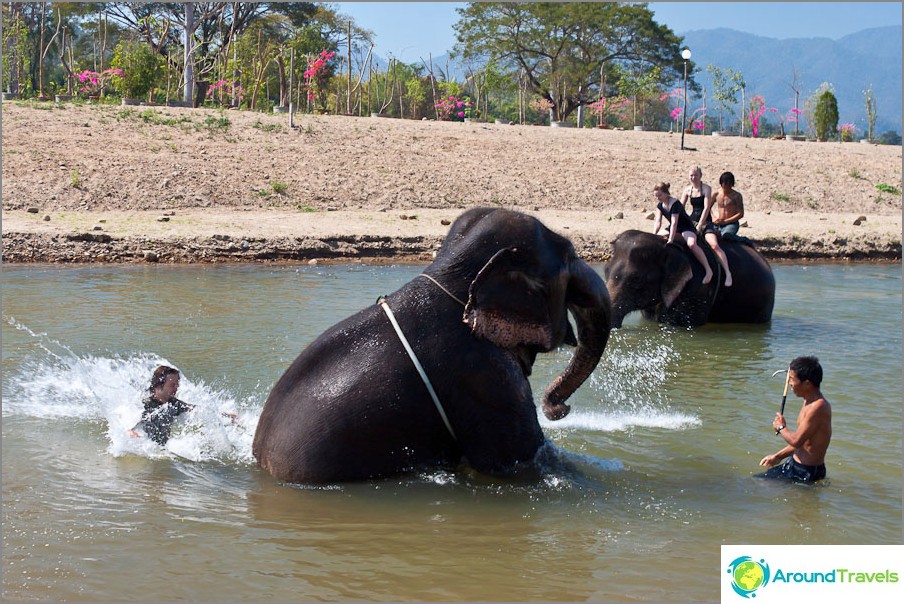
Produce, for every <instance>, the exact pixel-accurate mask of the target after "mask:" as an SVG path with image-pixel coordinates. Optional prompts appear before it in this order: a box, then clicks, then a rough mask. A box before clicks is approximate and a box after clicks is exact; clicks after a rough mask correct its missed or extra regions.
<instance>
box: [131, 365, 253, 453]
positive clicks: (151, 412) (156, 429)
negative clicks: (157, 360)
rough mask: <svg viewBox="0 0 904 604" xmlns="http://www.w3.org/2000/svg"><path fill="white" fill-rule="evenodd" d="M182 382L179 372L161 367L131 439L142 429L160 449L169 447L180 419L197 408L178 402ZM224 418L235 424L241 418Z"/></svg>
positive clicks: (157, 370)
mask: <svg viewBox="0 0 904 604" xmlns="http://www.w3.org/2000/svg"><path fill="white" fill-rule="evenodd" d="M179 379H180V374H179V370H178V369H174V368H173V367H167V366H166V365H160V366H159V367H157V369H155V370H154V373H153V375H152V376H151V385H150V386H149V387H148V391H149V392H150V395H149V396H148V397H147V398H145V399H144V400H143V401H142V403H143V404H144V411H143V412H142V414H141V421H140V422H138V424H136V425H135V426H134V427H133V428H130V429H129V430H128V432H129V436H131V437H132V438H138V437H140V436H141V434H139V433H138V429H139V428H141V429H142V430H144V432H145V434H147V436H148V438H150V439H151V440H153V441H154V442H155V443H157V444H158V445H161V446H163V445H165V444H166V441H168V440H169V437H170V433H171V432H172V429H173V423H174V422H175V421H176V418H177V417H178V416H179V415H182V414H183V413H185V412H186V411H191V410H192V409H194V406H193V405H189V404H188V403H186V402H184V401H181V400H179V399H177V398H176V392H178V390H179ZM224 415H225V416H227V417H229V418H230V419H232V422H233V423H235V420H236V417H237V416H236V414H235V413H234V412H227V413H224Z"/></svg>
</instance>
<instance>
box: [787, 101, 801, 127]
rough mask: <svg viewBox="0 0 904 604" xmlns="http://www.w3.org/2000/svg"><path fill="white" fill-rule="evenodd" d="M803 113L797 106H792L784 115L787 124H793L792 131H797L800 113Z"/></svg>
mask: <svg viewBox="0 0 904 604" xmlns="http://www.w3.org/2000/svg"><path fill="white" fill-rule="evenodd" d="M802 113H803V111H801V110H800V109H798V108H797V107H792V108H791V110H790V111H788V115H786V116H785V120H786V121H787V122H788V123H789V124H794V125H795V127H794V131H795V132H798V124H799V123H800V115H801V114H802Z"/></svg>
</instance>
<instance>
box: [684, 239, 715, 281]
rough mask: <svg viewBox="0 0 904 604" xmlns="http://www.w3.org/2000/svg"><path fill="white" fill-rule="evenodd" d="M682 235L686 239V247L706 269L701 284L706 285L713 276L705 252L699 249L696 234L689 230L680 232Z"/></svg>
mask: <svg viewBox="0 0 904 604" xmlns="http://www.w3.org/2000/svg"><path fill="white" fill-rule="evenodd" d="M682 235H684V240H685V241H687V247H689V248H690V250H691V252H693V254H694V257H696V258H697V261H698V262H700V265H701V266H702V267H703V270H704V271H706V272H705V274H704V275H703V285H706V284H707V283H709V282H710V281H712V278H713V269H711V268H710V267H709V262H708V261H707V260H706V254H704V253H703V250H701V249H700V246H699V245H697V236H696V235H694V234H693V233H690V232H689V231H686V232H684V233H682Z"/></svg>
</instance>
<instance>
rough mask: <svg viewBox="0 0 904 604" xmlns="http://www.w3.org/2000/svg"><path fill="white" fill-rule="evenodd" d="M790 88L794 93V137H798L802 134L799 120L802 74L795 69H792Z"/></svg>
mask: <svg viewBox="0 0 904 604" xmlns="http://www.w3.org/2000/svg"><path fill="white" fill-rule="evenodd" d="M790 86H791V90H793V91H794V111H793V115H794V117H795V119H794V135H795V136H797V135H799V134H800V120H799V119H797V118H798V117H799V116H800V72H799V71H798V70H797V69H796V68H794V67H792V68H791V84H790Z"/></svg>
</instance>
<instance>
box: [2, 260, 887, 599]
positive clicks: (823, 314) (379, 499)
mask: <svg viewBox="0 0 904 604" xmlns="http://www.w3.org/2000/svg"><path fill="white" fill-rule="evenodd" d="M596 268H597V270H599V271H600V272H602V267H596ZM420 270H421V268H420V267H416V266H387V267H364V266H328V267H310V266H306V265H305V266H287V265H281V266H230V267H195V266H175V267H171V266H134V267H132V266H129V267H122V266H116V267H78V268H73V267H59V266H49V267H48V266H5V267H4V268H3V273H2V286H3V289H2V296H3V298H2V302H3V321H2V352H3V380H2V387H3V416H2V417H3V432H2V434H3V441H2V453H3V482H2V496H3V554H2V555H3V597H4V599H23V600H55V601H73V600H82V601H102V600H117V601H135V600H139V601H175V600H183V601H185V600H192V601H198V600H204V601H211V600H215V601H247V600H253V601H264V600H276V601H290V600H319V601H323V600H328V601H335V600H370V601H375V600H379V601H388V600H453V601H454V600H464V601H475V600H539V601H581V600H606V601H644V600H647V601H649V600H653V601H674V600H681V601H688V600H694V601H699V600H711V601H714V600H717V599H718V597H719V586H720V579H721V574H722V572H723V569H721V568H719V564H720V562H719V554H720V550H719V546H720V545H722V544H745V543H750V544H754V543H756V544H892V543H900V542H901V538H902V508H901V501H902V490H901V477H902V449H901V424H902V415H901V412H902V397H901V393H902V370H901V359H902V350H901V334H902V321H901V319H902V306H901V266H900V265H834V264H833V265H812V264H808V265H793V264H780V265H777V266H775V267H774V270H775V276H776V280H777V285H778V293H777V300H776V308H775V314H774V318H773V321H772V323H771V324H770V325H766V326H739V325H721V326H720V325H710V326H705V327H703V328H700V329H697V330H693V331H688V330H684V329H677V328H669V327H664V326H659V325H656V324H652V323H649V322H646V321H643V320H641V319H640V318H639V317H638V316H637V315H634V316H632V317H630V318H629V319H628V321H626V324H625V326H624V328H622V329H620V330H618V331H616V332H614V333H613V336H612V338H611V340H610V344H609V347H608V348H607V350H606V352H605V354H604V356H603V360H602V362H601V364H600V366H599V367H598V368H597V370H596V372H595V373H594V375H593V376H592V377H591V379H590V380H589V381H588V382H587V383H585V384H584V386H582V388H581V389H580V390H579V391H578V392H577V393H576V395H575V396H574V397H573V398H572V400H571V401H570V402H571V403H572V413H571V415H569V416H568V417H567V418H566V419H565V420H563V421H562V422H559V423H551V422H548V421H546V420H545V419H542V420H541V423H542V425H543V426H544V430H545V432H546V434H547V436H548V437H549V439H550V440H551V441H552V443H553V444H554V445H555V447H556V448H557V449H558V452H559V455H560V457H561V458H562V459H563V460H564V462H565V463H564V464H562V466H561V467H559V468H558V469H555V470H549V471H548V472H547V473H546V474H545V475H544V476H543V478H542V479H541V480H539V481H538V482H536V483H530V484H525V483H518V482H512V481H506V480H493V479H490V478H487V477H483V476H479V475H473V474H462V473H458V474H456V473H449V472H441V471H436V472H432V473H424V474H420V475H415V476H406V477H402V478H395V479H390V480H383V481H375V482H365V483H359V484H346V485H334V486H330V487H325V488H305V487H294V486H287V485H283V484H278V483H277V482H276V481H274V480H273V479H272V478H271V477H270V476H269V475H268V474H266V473H265V472H262V471H261V470H259V469H258V468H257V467H256V465H255V464H254V460H253V458H252V456H251V441H252V438H253V434H254V428H255V425H256V422H257V418H258V416H259V414H260V411H261V407H262V404H263V401H264V399H265V398H266V396H267V393H268V392H269V389H270V387H271V386H272V385H273V383H274V382H275V380H276V379H277V378H278V377H279V375H280V374H281V373H282V371H283V370H284V369H285V368H286V367H287V366H288V364H289V363H290V362H291V361H292V360H293V359H294V358H295V356H296V355H297V354H298V352H300V351H301V350H302V348H303V347H304V346H305V345H307V344H308V343H310V342H311V341H312V340H313V339H314V338H315V337H316V336H317V335H318V334H319V333H320V332H322V331H323V330H324V329H325V328H326V327H328V326H330V325H332V324H333V323H335V322H337V321H339V320H340V319H342V318H344V317H346V316H347V315H349V314H351V313H353V312H355V311H357V310H359V309H360V308H362V307H363V306H366V305H367V304H372V303H373V301H374V300H375V299H376V298H377V296H379V295H381V294H384V293H389V292H391V291H393V290H395V289H396V288H398V287H399V286H400V285H402V284H404V283H405V282H407V281H409V280H410V279H412V278H413V277H414V276H415V275H417V274H418V273H419V272H420ZM800 354H817V355H818V356H819V357H820V359H821V361H822V364H823V367H824V368H825V373H826V375H825V379H824V382H823V392H824V393H825V395H826V396H827V398H828V399H829V400H830V402H831V403H832V405H833V411H834V437H833V441H832V445H831V447H830V449H829V454H828V457H827V465H828V468H829V480H828V481H825V482H824V483H823V484H821V485H819V486H802V485H791V484H777V483H769V482H765V481H762V480H758V479H755V478H753V477H752V474H754V473H755V472H757V471H758V469H759V468H758V466H757V464H758V461H759V459H760V458H761V457H763V456H764V455H766V454H767V453H772V452H774V451H776V450H778V448H780V447H779V443H780V441H779V440H778V438H777V437H776V436H775V435H774V433H773V431H772V429H771V422H772V417H773V415H774V413H775V411H777V410H778V406H779V404H780V400H781V391H782V386H783V383H784V382H783V378H782V376H776V377H774V378H773V377H771V374H772V372H773V371H775V370H777V369H782V368H784V367H786V366H787V364H788V361H789V360H790V358H792V357H794V356H797V355H800ZM569 355H570V352H569V350H568V349H562V350H559V351H556V352H554V353H552V354H549V355H544V356H541V357H540V358H538V361H537V364H536V365H535V368H534V375H533V376H532V377H531V381H532V384H533V387H534V392H535V396H537V397H539V396H540V394H541V393H542V391H543V389H544V388H545V386H546V384H547V383H548V382H549V381H550V380H551V379H552V377H553V376H555V375H556V374H558V373H559V372H560V371H561V370H562V368H563V367H564V366H565V365H566V364H567V362H568V359H569ZM161 363H165V364H170V365H173V366H176V367H178V368H180V369H181V371H182V373H183V376H182V386H181V388H180V391H179V396H180V398H182V399H184V400H186V401H189V402H191V403H193V404H195V405H196V406H197V408H196V410H195V411H193V412H192V413H190V414H188V415H187V416H183V417H184V420H181V421H180V423H178V424H177V427H176V429H175V432H174V437H173V438H172V439H171V440H170V441H169V443H168V444H167V447H166V448H165V449H164V448H159V447H157V446H156V445H153V444H152V443H147V442H138V441H137V440H133V439H129V438H127V437H126V435H125V429H126V428H127V427H129V426H131V425H132V424H133V423H134V422H135V421H136V420H137V419H138V416H139V415H140V411H141V406H140V399H141V396H142V390H143V388H144V387H145V385H146V384H147V381H148V378H149V376H150V373H151V371H152V369H153V368H154V367H155V366H156V365H158V364H161ZM799 408H800V400H799V399H796V398H794V396H793V394H791V393H789V399H788V407H787V409H788V411H787V413H788V415H789V416H790V417H792V418H793V417H796V413H797V411H798V409H799ZM229 410H235V411H237V412H238V414H239V422H238V424H237V425H232V424H231V423H230V422H229V421H228V419H226V418H224V417H223V416H222V415H221V413H222V412H223V411H229ZM540 415H541V418H542V414H540ZM792 423H793V422H792Z"/></svg>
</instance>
